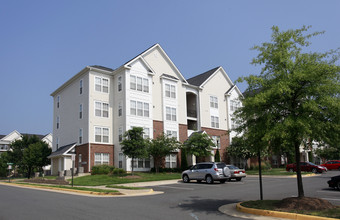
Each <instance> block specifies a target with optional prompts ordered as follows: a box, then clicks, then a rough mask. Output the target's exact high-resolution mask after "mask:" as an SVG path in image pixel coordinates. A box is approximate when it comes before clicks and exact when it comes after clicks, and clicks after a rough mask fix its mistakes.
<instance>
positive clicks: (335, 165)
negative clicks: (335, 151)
mask: <svg viewBox="0 0 340 220" xmlns="http://www.w3.org/2000/svg"><path fill="white" fill-rule="evenodd" d="M321 166H324V167H327V169H329V170H340V160H330V161H327V162H326V163H324V164H321Z"/></svg>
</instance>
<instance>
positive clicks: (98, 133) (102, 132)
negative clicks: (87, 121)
mask: <svg viewBox="0 0 340 220" xmlns="http://www.w3.org/2000/svg"><path fill="white" fill-rule="evenodd" d="M94 142H96V143H109V142H110V130H109V128H107V127H99V126H95V127H94Z"/></svg>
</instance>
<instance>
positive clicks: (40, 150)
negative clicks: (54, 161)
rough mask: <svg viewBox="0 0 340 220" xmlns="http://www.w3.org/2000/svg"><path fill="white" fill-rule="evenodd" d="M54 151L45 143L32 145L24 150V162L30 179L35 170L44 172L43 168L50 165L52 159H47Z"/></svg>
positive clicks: (40, 142)
mask: <svg viewBox="0 0 340 220" xmlns="http://www.w3.org/2000/svg"><path fill="white" fill-rule="evenodd" d="M51 152H52V150H51V148H49V147H48V144H46V143H45V142H43V141H39V142H36V143H33V144H30V145H29V146H28V148H25V149H24V152H23V158H22V162H23V164H24V165H25V170H26V172H27V177H28V178H30V177H31V174H32V171H33V170H34V169H36V170H38V171H40V172H41V171H42V168H43V166H46V165H48V164H50V159H48V158H47V157H48V156H49V155H50V154H51Z"/></svg>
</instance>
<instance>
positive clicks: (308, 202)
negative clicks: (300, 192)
mask: <svg viewBox="0 0 340 220" xmlns="http://www.w3.org/2000/svg"><path fill="white" fill-rule="evenodd" d="M333 208H336V206H335V205H333V204H331V203H330V202H328V201H327V200H324V199H319V198H311V197H302V198H299V197H291V198H285V199H283V200H281V201H280V202H279V203H277V211H292V210H297V211H300V210H307V211H314V210H325V209H333Z"/></svg>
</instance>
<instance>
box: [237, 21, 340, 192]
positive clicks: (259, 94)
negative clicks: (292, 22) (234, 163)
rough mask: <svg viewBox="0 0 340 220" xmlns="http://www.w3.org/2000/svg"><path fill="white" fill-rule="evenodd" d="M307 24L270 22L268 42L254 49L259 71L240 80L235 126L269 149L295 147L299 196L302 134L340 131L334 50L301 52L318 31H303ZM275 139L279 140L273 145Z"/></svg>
mask: <svg viewBox="0 0 340 220" xmlns="http://www.w3.org/2000/svg"><path fill="white" fill-rule="evenodd" d="M309 28H310V27H305V26H304V27H302V28H301V29H296V30H287V31H280V30H279V28H278V27H276V26H274V27H273V28H272V31H273V33H272V37H271V42H266V43H263V44H262V45H260V46H255V47H254V48H253V49H254V50H257V51H259V54H258V56H257V57H256V58H254V59H253V61H252V64H254V65H261V66H262V70H261V72H260V74H259V75H250V76H248V77H243V78H241V79H240V81H243V80H245V81H246V82H247V83H248V85H249V86H248V88H247V90H246V93H248V95H246V96H245V98H244V100H243V106H244V107H243V108H241V109H240V110H239V112H238V113H237V117H238V120H239V121H238V122H239V123H241V126H240V129H239V130H241V131H243V132H244V134H245V135H247V136H248V137H251V136H253V137H254V140H256V139H257V141H260V143H263V144H267V145H268V146H270V147H271V148H272V149H275V148H281V147H285V148H289V149H293V150H294V155H295V161H296V163H297V165H298V166H297V187H298V196H299V197H304V190H303V184H302V178H301V168H300V164H299V162H300V145H301V143H302V142H303V140H304V139H306V138H310V139H312V140H315V141H320V142H321V141H324V142H326V143H327V142H329V141H330V140H331V139H332V138H334V137H336V136H337V135H338V134H339V132H340V129H339V113H340V100H339V97H340V96H339V94H340V84H339V81H340V75H339V72H340V67H339V66H338V65H336V61H337V60H338V58H339V50H334V51H333V50H332V51H328V52H324V53H319V52H305V51H306V48H307V47H308V46H309V45H310V41H309V40H310V38H312V37H314V36H317V35H320V34H322V32H314V33H308V30H309ZM251 122H254V123H251ZM258 122H259V124H261V125H258V124H257V123H258ZM248 126H250V127H248ZM251 132H254V133H253V134H251ZM250 140H252V138H250ZM278 140H281V141H282V142H283V143H284V144H283V145H282V146H280V145H276V146H274V145H273V143H278V142H279V141H278ZM254 144H256V143H254Z"/></svg>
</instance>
